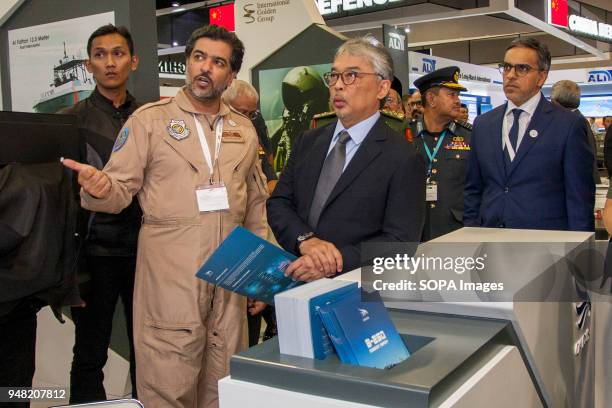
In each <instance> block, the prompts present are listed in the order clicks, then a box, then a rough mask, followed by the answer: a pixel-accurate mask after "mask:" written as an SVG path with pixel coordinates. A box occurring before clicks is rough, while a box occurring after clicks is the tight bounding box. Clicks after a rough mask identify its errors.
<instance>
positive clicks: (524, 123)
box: [502, 92, 542, 152]
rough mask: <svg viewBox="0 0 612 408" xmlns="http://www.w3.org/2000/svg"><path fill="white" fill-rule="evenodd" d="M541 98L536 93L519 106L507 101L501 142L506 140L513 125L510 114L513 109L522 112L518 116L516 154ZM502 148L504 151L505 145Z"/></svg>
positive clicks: (512, 116) (539, 93) (540, 95)
mask: <svg viewBox="0 0 612 408" xmlns="http://www.w3.org/2000/svg"><path fill="white" fill-rule="evenodd" d="M541 97H542V93H541V92H538V93H537V94H535V95H534V96H532V97H531V98H530V99H528V100H527V102H525V103H524V104H522V105H521V106H516V105H515V104H514V103H513V102H512V101H510V100H508V106H507V107H506V113H505V114H504V121H503V123H502V140H507V139H508V136H509V133H510V129H512V125H513V124H514V114H513V113H512V110H513V109H516V108H519V109H521V110H522V112H521V116H519V119H518V120H519V130H518V139H517V141H516V151H517V152H518V149H519V147H520V146H521V141H522V140H523V136H525V131H526V130H527V127H528V126H529V122H531V118H532V117H533V113H534V112H535V110H536V108H537V107H538V104H539V103H540V98H541ZM502 148H503V149H505V148H506V145H505V143H503V144H502Z"/></svg>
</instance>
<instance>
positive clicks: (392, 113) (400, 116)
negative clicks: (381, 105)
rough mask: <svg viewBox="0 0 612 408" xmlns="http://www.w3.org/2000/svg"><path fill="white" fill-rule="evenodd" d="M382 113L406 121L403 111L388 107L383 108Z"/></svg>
mask: <svg viewBox="0 0 612 408" xmlns="http://www.w3.org/2000/svg"><path fill="white" fill-rule="evenodd" d="M380 113H381V114H382V115H384V116H386V117H388V118H392V119H397V120H400V121H402V122H403V121H404V114H403V113H398V112H393V111H390V110H387V109H381V110H380Z"/></svg>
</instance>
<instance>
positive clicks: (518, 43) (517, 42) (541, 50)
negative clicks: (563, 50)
mask: <svg viewBox="0 0 612 408" xmlns="http://www.w3.org/2000/svg"><path fill="white" fill-rule="evenodd" d="M516 47H524V48H529V49H532V50H534V51H535V52H537V53H538V69H539V70H540V71H545V72H548V71H549V70H550V60H551V57H550V51H549V50H548V47H547V46H546V44H542V43H541V42H540V41H538V40H537V39H536V38H534V37H518V38H515V39H514V40H513V41H512V42H511V43H510V45H509V46H508V48H506V52H507V51H508V50H511V49H512V48H516Z"/></svg>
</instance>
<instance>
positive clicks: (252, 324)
mask: <svg viewBox="0 0 612 408" xmlns="http://www.w3.org/2000/svg"><path fill="white" fill-rule="evenodd" d="M262 318H263V320H265V322H266V330H265V331H264V335H263V341H266V340H268V339H271V338H272V337H274V336H276V314H275V311H274V307H273V306H270V305H268V306H266V308H265V309H264V310H262V311H261V313H258V314H256V315H255V316H251V314H250V313H249V312H247V323H248V326H249V347H253V346H255V345H257V344H258V343H259V334H260V333H261V319H262Z"/></svg>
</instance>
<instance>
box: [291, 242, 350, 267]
mask: <svg viewBox="0 0 612 408" xmlns="http://www.w3.org/2000/svg"><path fill="white" fill-rule="evenodd" d="M299 251H300V254H302V255H308V256H309V257H310V258H311V259H312V262H314V265H315V267H316V268H317V269H319V271H320V272H321V273H323V276H333V275H335V274H337V273H339V272H342V267H343V265H342V254H341V253H340V251H338V248H336V246H335V245H334V244H332V243H331V242H327V241H323V240H322V239H319V238H316V237H314V238H310V239H308V240H306V241H304V242H302V243H301V244H300V246H299Z"/></svg>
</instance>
